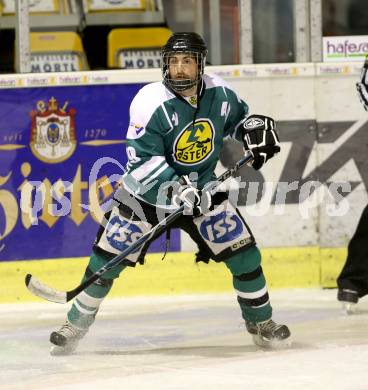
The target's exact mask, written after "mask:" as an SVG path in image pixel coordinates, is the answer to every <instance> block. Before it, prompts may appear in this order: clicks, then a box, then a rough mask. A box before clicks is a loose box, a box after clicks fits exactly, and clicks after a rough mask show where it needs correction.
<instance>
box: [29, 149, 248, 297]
mask: <svg viewBox="0 0 368 390" xmlns="http://www.w3.org/2000/svg"><path fill="white" fill-rule="evenodd" d="M252 159H253V155H252V153H251V152H249V151H248V152H247V153H246V155H245V156H244V157H243V158H242V159H241V160H239V161H238V162H237V163H236V164H235V165H234V167H232V168H230V169H228V170H227V171H225V172H224V173H223V174H222V175H220V176H219V177H218V178H217V180H216V181H215V182H212V183H211V184H210V185H209V186H207V187H205V190H207V191H209V192H210V193H211V195H214V194H215V193H216V192H217V190H218V187H219V186H220V184H221V183H223V182H224V181H225V180H226V179H228V178H229V177H230V176H232V175H233V174H234V173H235V172H237V171H238V170H239V169H240V168H241V167H242V166H244V165H245V164H247V163H249V162H250V161H251V160H252ZM183 212H184V206H181V207H180V208H179V209H177V210H176V211H174V212H173V213H171V214H170V215H168V216H167V217H166V218H164V219H163V220H162V221H161V222H159V223H158V224H157V225H156V226H154V227H153V228H152V229H151V230H150V231H149V232H147V233H146V234H144V235H143V236H142V237H140V238H139V239H138V240H137V241H135V242H134V243H133V244H132V245H130V246H129V247H128V248H127V249H125V250H124V251H123V252H121V253H120V254H119V255H117V256H115V257H114V258H113V259H111V260H110V261H109V262H107V263H106V264H105V265H104V266H103V267H101V268H100V269H99V270H97V271H96V272H95V273H94V274H93V275H92V276H91V277H90V278H88V279H87V280H85V281H84V282H82V283H81V284H80V285H79V286H77V287H76V288H75V289H73V290H70V291H59V290H55V289H54V288H52V287H49V286H47V285H46V284H44V283H42V282H41V281H40V280H38V279H36V278H35V277H34V276H32V275H31V274H27V275H26V279H25V283H26V286H27V288H28V290H29V291H30V292H31V293H32V294H33V295H36V296H38V297H40V298H43V299H46V300H48V301H51V302H56V303H67V302H69V301H70V300H71V299H73V298H75V297H76V296H77V295H78V294H79V293H80V292H82V291H83V290H84V289H85V288H87V287H88V286H90V285H91V284H92V283H93V282H95V281H96V280H97V279H98V278H99V277H100V276H101V275H103V274H104V273H105V272H107V271H109V270H110V269H112V268H114V267H116V266H117V265H119V264H120V263H121V262H122V261H123V260H124V259H125V258H126V256H128V255H129V254H130V253H132V252H134V251H136V250H137V249H139V248H140V247H141V246H143V245H144V244H145V243H146V242H147V241H148V240H149V239H150V238H152V237H154V236H155V235H158V234H160V233H162V231H163V230H164V229H165V228H166V226H168V225H170V224H171V223H172V222H173V221H175V220H176V219H177V218H178V217H180V216H181V215H182V214H183Z"/></svg>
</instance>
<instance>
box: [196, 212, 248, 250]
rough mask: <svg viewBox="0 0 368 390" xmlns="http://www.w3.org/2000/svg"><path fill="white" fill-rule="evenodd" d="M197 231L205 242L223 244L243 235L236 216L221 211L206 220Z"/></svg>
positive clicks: (241, 225)
mask: <svg viewBox="0 0 368 390" xmlns="http://www.w3.org/2000/svg"><path fill="white" fill-rule="evenodd" d="M199 230H200V232H201V234H202V236H203V237H204V238H205V239H206V240H207V241H210V242H214V243H216V244H223V243H225V242H230V241H233V240H235V239H236V238H238V237H239V236H240V235H241V234H242V233H243V224H242V222H241V220H240V218H239V217H238V216H237V215H235V214H233V213H229V212H226V211H223V212H221V213H219V214H217V215H213V216H211V217H208V218H206V219H205V220H204V221H203V222H202V223H201V226H200V228H199Z"/></svg>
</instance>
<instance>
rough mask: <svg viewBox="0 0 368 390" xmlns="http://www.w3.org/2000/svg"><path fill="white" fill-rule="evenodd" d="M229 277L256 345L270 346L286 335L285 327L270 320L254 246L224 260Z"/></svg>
mask: <svg viewBox="0 0 368 390" xmlns="http://www.w3.org/2000/svg"><path fill="white" fill-rule="evenodd" d="M224 263H225V265H226V266H227V267H228V269H229V270H230V272H231V273H232V275H233V286H234V289H235V291H236V294H237V299H238V302H239V305H240V309H241V312H242V317H243V319H244V320H245V324H246V328H247V330H248V332H249V333H251V334H252V335H253V340H254V342H255V343H256V344H257V345H260V346H265V347H267V346H274V345H276V344H278V343H280V342H283V341H284V340H286V339H288V337H289V336H290V331H289V329H288V327H287V326H286V325H280V324H277V323H275V322H274V321H273V320H272V307H271V303H270V299H269V295H268V290H267V285H266V279H265V277H264V274H263V271H262V267H261V253H260V251H259V249H258V248H257V247H256V246H252V247H250V248H248V249H246V250H245V251H242V252H239V253H237V254H236V255H234V256H232V257H230V258H229V259H227V260H226V261H224Z"/></svg>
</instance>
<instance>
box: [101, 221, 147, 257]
mask: <svg viewBox="0 0 368 390" xmlns="http://www.w3.org/2000/svg"><path fill="white" fill-rule="evenodd" d="M106 232H107V233H106V238H107V241H108V242H109V244H110V245H111V246H112V247H113V248H115V249H117V250H119V251H123V250H125V249H127V248H128V247H129V246H130V245H132V244H133V243H134V242H135V241H137V240H138V239H139V238H141V237H142V236H143V232H142V230H141V229H140V228H139V227H138V226H137V225H134V224H133V223H130V222H129V221H127V220H125V219H121V218H119V217H118V216H115V217H113V218H112V219H111V220H110V221H109V223H108V225H107V228H106ZM138 249H139V248H138ZM138 249H137V250H138ZM137 250H135V251H133V252H132V253H134V252H137Z"/></svg>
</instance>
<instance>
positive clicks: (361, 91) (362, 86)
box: [356, 56, 368, 111]
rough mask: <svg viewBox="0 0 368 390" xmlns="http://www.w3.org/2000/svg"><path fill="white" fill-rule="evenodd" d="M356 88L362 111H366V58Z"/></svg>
mask: <svg viewBox="0 0 368 390" xmlns="http://www.w3.org/2000/svg"><path fill="white" fill-rule="evenodd" d="M356 87H357V90H358V95H359V99H360V101H361V102H362V103H363V107H364V109H365V110H366V111H368V56H367V57H366V58H365V62H364V65H363V69H362V74H361V77H360V82H359V83H356Z"/></svg>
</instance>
